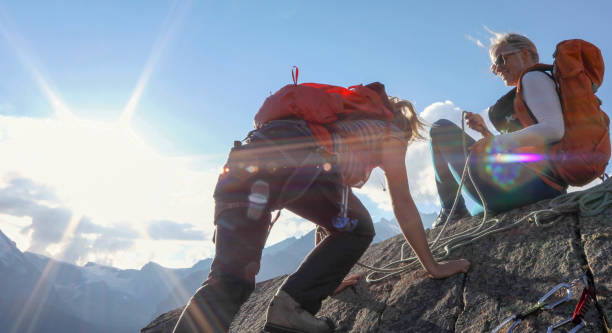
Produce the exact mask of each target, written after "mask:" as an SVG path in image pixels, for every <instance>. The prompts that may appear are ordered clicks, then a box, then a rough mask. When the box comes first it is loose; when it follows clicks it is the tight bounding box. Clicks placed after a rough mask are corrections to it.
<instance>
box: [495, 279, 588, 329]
mask: <svg viewBox="0 0 612 333" xmlns="http://www.w3.org/2000/svg"><path fill="white" fill-rule="evenodd" d="M578 281H580V280H578V279H576V280H574V281H572V282H571V283H565V282H564V283H560V284H558V285H556V286H555V287H553V288H552V289H550V290H549V291H548V292H547V293H546V294H544V296H542V297H541V298H540V299H539V300H538V302H537V303H536V304H534V305H533V306H531V307H530V308H528V309H526V310H525V311H522V312H520V313H517V314H514V315H512V316H510V317H508V318H506V319H505V320H504V321H502V322H501V324H499V325H497V327H495V328H494V329H493V331H491V332H492V333H497V332H499V330H500V329H502V328H504V327H506V325H508V324H509V323H512V324H511V325H510V328H509V329H508V331H506V332H507V333H512V331H514V329H515V328H516V326H518V324H520V323H521V321H523V319H525V318H526V317H527V316H530V315H532V314H534V313H536V312H539V311H541V310H550V309H552V308H554V307H556V306H557V305H559V304H561V303H564V302H567V301H569V300H570V299H571V298H572V294H573V292H572V285H574V284H576V283H577V282H578ZM561 289H565V290H567V296H565V297H563V298H561V299H559V300H557V301H556V302H550V301H549V300H548V299H549V298H551V297H552V295H554V294H555V293H557V292H558V291H559V290H561Z"/></svg>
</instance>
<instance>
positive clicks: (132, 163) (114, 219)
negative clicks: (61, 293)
mask: <svg viewBox="0 0 612 333" xmlns="http://www.w3.org/2000/svg"><path fill="white" fill-rule="evenodd" d="M0 133H3V135H2V138H1V139H0V156H2V163H1V164H0V178H3V181H4V182H6V181H7V180H6V179H7V178H14V177H19V178H22V179H30V180H31V181H33V182H35V183H37V184H40V185H43V186H44V188H45V189H47V190H48V191H53V192H54V193H55V195H56V196H57V203H54V204H55V205H57V206H61V207H62V208H67V209H69V210H70V211H71V212H72V213H73V215H74V217H75V219H78V218H80V217H82V216H84V215H86V216H90V217H91V218H92V219H94V220H95V221H96V224H97V225H100V226H102V227H104V226H107V227H114V226H115V225H121V223H124V224H125V225H126V227H127V226H129V227H130V228H132V229H134V230H136V231H137V232H138V233H139V235H140V239H143V240H146V239H148V238H149V237H148V235H147V232H146V230H147V226H148V223H149V222H150V221H159V220H172V221H181V222H184V223H189V224H191V225H193V226H194V230H197V231H199V232H202V233H203V234H204V235H205V237H209V236H210V235H211V234H212V228H213V224H212V216H213V208H214V204H213V200H212V192H213V189H214V185H215V183H216V179H217V174H218V171H219V170H220V166H221V164H222V162H223V161H214V162H207V163H206V167H204V168H202V167H201V166H200V167H198V168H197V169H196V168H195V167H194V166H195V165H196V164H198V163H200V164H201V163H202V161H201V160H202V159H205V158H200V157H198V156H194V157H167V156H162V155H160V154H158V153H157V152H155V150H154V149H152V148H151V147H149V146H148V145H146V144H145V143H143V142H142V141H140V140H139V139H138V138H137V137H136V136H134V135H133V134H132V133H131V132H130V131H129V130H126V129H125V128H124V127H121V126H119V124H118V123H104V122H96V121H89V120H82V119H74V118H72V119H66V118H62V119H34V118H25V117H9V116H0ZM34 199H35V198H34ZM39 199H40V198H39ZM43 199H44V198H43ZM41 200H42V199H41ZM36 202H37V204H39V205H40V206H41V207H48V208H56V207H52V206H51V203H49V202H47V203H44V202H41V201H40V200H38V199H37V201H36ZM13 215H14V214H13ZM64 224H65V223H64ZM71 225H72V224H71ZM72 227H75V226H74V225H73V226H72ZM67 230H69V228H68V227H67ZM59 232H60V233H64V232H66V230H59ZM30 238H31V237H30ZM56 238H57V237H56ZM21 239H22V240H23V237H21ZM70 240H71V238H70V237H67V236H66V237H64V238H62V239H61V242H63V244H57V243H55V244H53V245H54V246H55V247H54V249H55V248H57V247H58V246H60V247H61V246H66V245H68V244H67V243H68V242H69V241H70ZM30 241H31V239H30ZM135 244H136V245H135V246H133V247H131V248H130V250H135V247H136V246H137V245H138V242H136V243H135ZM47 245H49V244H45V246H47ZM106 245H109V246H111V245H113V244H110V243H107V244H106ZM106 245H105V244H100V246H106ZM115 245H117V244H115ZM115 245H113V246H115ZM199 246H201V247H206V246H208V247H209V248H211V245H204V244H200V245H199ZM20 248H23V245H21V244H20ZM37 250H38V251H41V252H42V251H43V249H37ZM48 250H49V249H48ZM209 250H210V249H209ZM138 252H139V253H140V252H141V251H138ZM57 253H59V252H57ZM116 253H119V252H116ZM105 255H108V256H110V257H109V259H107V261H113V260H114V259H113V258H111V257H113V256H115V255H116V254H115V253H107V254H105ZM145 259H148V256H146V255H142V256H140V257H134V260H135V261H134V263H132V264H129V266H124V267H137V266H140V265H142V264H144V263H145V261H144V260H145ZM151 259H152V260H155V258H151ZM199 259H202V258H199ZM121 262H122V263H123V264H127V263H126V262H125V260H121ZM183 263H184V264H186V265H187V264H191V263H187V262H183Z"/></svg>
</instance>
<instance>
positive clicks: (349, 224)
mask: <svg viewBox="0 0 612 333" xmlns="http://www.w3.org/2000/svg"><path fill="white" fill-rule="evenodd" d="M349 192H350V186H348V185H342V191H341V202H340V214H338V216H336V217H334V218H333V219H332V225H333V226H334V228H336V229H337V230H339V231H352V230H353V229H355V227H356V226H357V219H351V218H349V217H348V216H347V214H348V197H349Z"/></svg>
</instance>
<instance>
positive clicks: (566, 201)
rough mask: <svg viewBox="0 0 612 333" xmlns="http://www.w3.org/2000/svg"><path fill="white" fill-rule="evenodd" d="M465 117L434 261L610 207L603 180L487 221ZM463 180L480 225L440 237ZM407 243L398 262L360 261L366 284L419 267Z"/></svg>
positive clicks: (610, 184)
mask: <svg viewBox="0 0 612 333" xmlns="http://www.w3.org/2000/svg"><path fill="white" fill-rule="evenodd" d="M465 114H466V111H463V113H462V119H463V121H462V123H461V129H462V133H463V136H462V144H463V154H464V156H465V157H466V158H465V165H464V167H463V172H462V174H461V182H460V183H459V188H458V190H457V193H456V195H455V200H454V202H453V206H452V208H451V210H450V213H449V214H448V217H447V220H446V221H445V223H444V224H443V225H442V228H441V230H440V232H439V233H438V234H437V236H436V237H435V239H434V241H432V242H430V243H429V248H430V250H431V252H432V254H433V256H434V259H435V260H436V261H440V260H444V259H446V258H448V257H449V256H450V254H451V253H452V251H454V250H456V249H458V248H460V247H463V246H465V245H468V244H471V243H473V242H474V241H476V240H478V239H480V238H483V237H486V236H488V235H491V234H494V233H497V232H502V231H505V230H509V229H512V228H515V227H517V226H518V225H521V224H523V223H524V222H532V223H533V224H535V225H536V226H539V227H547V226H552V225H554V223H555V222H557V221H559V220H560V217H561V216H562V215H564V214H567V213H574V212H578V213H579V214H580V215H581V216H595V215H598V214H600V213H601V212H603V211H604V210H605V209H606V208H608V207H610V206H612V180H610V179H607V180H606V181H605V182H603V183H601V184H599V185H597V186H594V187H592V188H589V189H588V191H586V190H585V191H576V192H572V193H567V194H564V195H561V196H558V197H556V198H554V199H552V200H551V201H550V203H549V207H548V208H547V209H541V210H536V211H533V212H530V213H528V214H526V215H524V216H523V217H521V218H520V219H518V220H516V221H514V222H512V223H510V224H503V223H502V222H504V217H503V216H502V217H501V218H491V219H489V212H488V208H487V203H486V201H485V200H484V198H483V195H482V193H481V192H480V190H479V189H478V186H477V185H476V182H475V181H474V179H473V177H472V172H471V169H470V167H469V160H470V154H471V153H468V152H467V146H466V141H465V119H464V118H465ZM466 178H468V179H469V181H471V182H472V185H473V187H474V189H475V190H476V193H477V194H478V197H479V199H480V202H481V203H482V206H483V210H484V214H483V216H482V219H481V221H480V223H479V224H478V225H476V226H474V227H472V228H469V229H467V230H465V231H462V232H458V233H456V234H454V235H450V236H445V237H442V235H443V234H444V231H445V229H446V227H447V225H448V224H449V223H448V220H449V219H450V217H451V216H453V214H454V212H455V208H456V206H457V202H458V199H459V196H460V195H461V189H462V187H463V185H464V183H465V181H466ZM407 245H408V243H406V242H404V243H403V244H402V247H401V250H400V259H399V260H395V261H392V262H390V263H388V264H386V265H384V266H382V267H373V266H371V265H367V264H364V263H361V262H358V263H357V264H358V265H360V266H362V267H365V268H367V269H369V270H370V271H371V272H370V273H369V274H368V275H367V276H366V282H368V283H375V282H380V281H383V280H385V279H387V278H389V277H392V276H395V275H399V274H401V273H403V272H407V271H410V270H412V269H413V268H415V267H418V266H419V265H420V263H419V261H418V258H417V257H416V256H414V255H412V256H409V255H408V251H412V250H407V249H406V247H407Z"/></svg>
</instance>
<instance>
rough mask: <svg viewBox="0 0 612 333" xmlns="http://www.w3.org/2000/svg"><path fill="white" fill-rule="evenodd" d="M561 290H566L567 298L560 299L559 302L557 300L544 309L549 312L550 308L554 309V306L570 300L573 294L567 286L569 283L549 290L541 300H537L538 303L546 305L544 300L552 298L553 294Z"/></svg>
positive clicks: (560, 284)
mask: <svg viewBox="0 0 612 333" xmlns="http://www.w3.org/2000/svg"><path fill="white" fill-rule="evenodd" d="M561 288H565V289H567V296H566V297H564V298H561V299H560V300H558V301H557V302H556V303H553V304H547V305H545V306H544V309H547V310H550V309H552V308H554V307H555V306H557V305H559V304H561V303H563V302H567V301H569V300H570V299H571V298H572V295H573V292H572V287H571V286H570V285H569V283H566V282H564V283H559V284H558V285H556V286H555V287H554V288H552V289H551V290H549V291H548V292H547V293H546V294H545V295H544V296H542V298H540V299H539V300H538V303H546V300H547V299H548V298H549V297H550V296H552V295H553V294H554V293H556V292H557V291H558V290H559V289H561Z"/></svg>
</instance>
